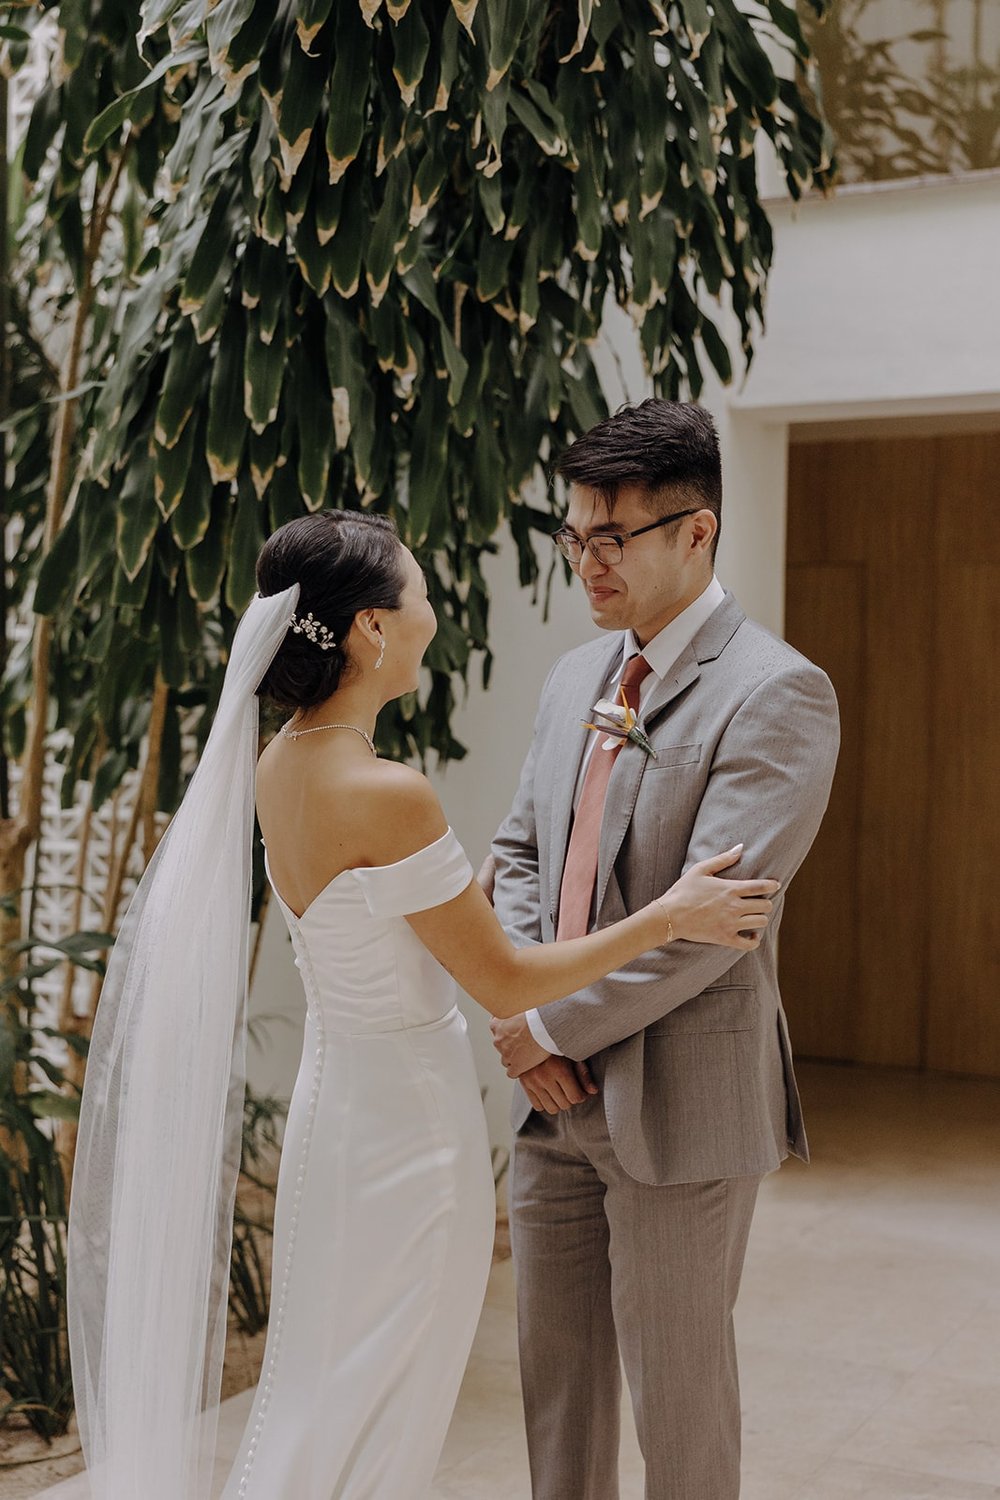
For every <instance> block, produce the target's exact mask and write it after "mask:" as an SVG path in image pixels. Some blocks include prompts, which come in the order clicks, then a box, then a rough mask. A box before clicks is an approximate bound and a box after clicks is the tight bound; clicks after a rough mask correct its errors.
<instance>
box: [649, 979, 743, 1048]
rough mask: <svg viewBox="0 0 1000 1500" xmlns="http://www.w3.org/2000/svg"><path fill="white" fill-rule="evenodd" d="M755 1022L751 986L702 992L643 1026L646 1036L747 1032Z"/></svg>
mask: <svg viewBox="0 0 1000 1500" xmlns="http://www.w3.org/2000/svg"><path fill="white" fill-rule="evenodd" d="M756 1022H757V991H756V989H755V988H754V986H753V985H752V984H739V985H727V986H726V987H725V988H720V989H710V990H702V992H701V994H700V995H696V996H695V997H694V999H693V1000H685V1002H684V1004H683V1005H678V1007H677V1009H676V1010H672V1011H670V1012H669V1013H668V1014H667V1015H665V1016H662V1017H661V1018H660V1020H659V1021H654V1022H653V1024H652V1026H647V1027H646V1035H647V1036H678V1035H682V1034H685V1033H689V1032H701V1033H704V1032H711V1031H750V1030H752V1029H753V1027H754V1026H755V1025H756Z"/></svg>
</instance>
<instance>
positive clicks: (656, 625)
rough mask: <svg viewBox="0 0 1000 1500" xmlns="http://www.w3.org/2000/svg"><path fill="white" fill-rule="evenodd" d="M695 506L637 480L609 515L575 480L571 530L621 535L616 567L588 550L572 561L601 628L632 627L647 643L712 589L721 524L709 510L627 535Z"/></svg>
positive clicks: (582, 533) (568, 525) (583, 536)
mask: <svg viewBox="0 0 1000 1500" xmlns="http://www.w3.org/2000/svg"><path fill="white" fill-rule="evenodd" d="M689 504H690V501H689V500H686V499H682V498H680V497H679V496H675V495H671V494H669V493H666V494H665V495H663V496H657V497H655V498H654V497H652V496H650V495H649V493H648V492H647V491H645V490H643V489H642V488H641V487H640V486H638V485H622V487H621V489H620V490H619V491H618V496H617V499H616V501H615V505H614V510H613V512H609V510H608V507H607V504H606V502H605V501H604V500H603V499H601V498H600V497H599V496H598V494H597V492H596V491H595V490H592V489H590V488H589V487H588V486H586V485H581V484H573V485H570V489H569V508H568V510H567V512H566V519H565V521H564V523H563V524H564V526H565V528H566V529H567V530H568V531H572V532H575V534H576V535H577V536H578V537H580V538H581V540H584V539H586V538H587V537H590V536H617V537H619V538H620V539H621V540H622V543H623V548H622V560H621V562H619V563H615V564H614V565H613V566H611V565H610V564H607V563H602V562H599V561H598V559H597V558H596V557H595V556H594V554H593V553H592V552H591V550H590V548H589V547H585V548H584V549H583V554H582V556H581V558H580V561H579V562H578V563H575V564H574V565H573V571H574V573H576V574H577V576H578V577H579V579H580V582H581V583H582V584H583V586H584V589H585V590H586V593H587V602H588V604H589V605H590V613H591V616H592V617H593V621H594V624H595V625H599V626H600V627H601V629H602V630H628V629H631V630H633V631H634V632H635V635H636V638H637V639H638V641H639V644H640V645H645V644H646V642H647V641H649V640H651V639H652V638H653V636H654V635H656V634H657V633H658V632H659V631H661V630H662V629H663V628H664V626H666V625H669V623H670V621H671V620H672V619H674V618H675V616H677V615H679V614H680V612H681V610H682V609H685V608H686V607H687V605H688V604H690V603H692V602H693V600H695V599H697V597H698V595H699V594H700V593H702V591H703V590H704V589H705V588H706V587H707V586H708V584H709V582H710V580H711V577H712V558H711V545H712V539H713V537H714V535H715V529H716V521H715V517H714V516H713V515H712V513H711V511H709V510H700V511H698V512H697V513H696V514H695V515H692V516H686V517H685V518H684V519H683V520H681V521H677V522H675V523H674V524H673V525H672V526H661V527H657V528H656V529H655V530H652V531H647V532H645V533H644V535H642V536H635V537H630V538H629V539H628V540H627V541H626V540H625V535H626V533H627V532H630V531H637V530H638V529H639V528H640V527H642V526H649V525H650V523H651V522H652V521H658V520H659V519H660V517H661V516H668V515H670V514H671V513H672V512H674V511H680V510H687V508H688V506H689Z"/></svg>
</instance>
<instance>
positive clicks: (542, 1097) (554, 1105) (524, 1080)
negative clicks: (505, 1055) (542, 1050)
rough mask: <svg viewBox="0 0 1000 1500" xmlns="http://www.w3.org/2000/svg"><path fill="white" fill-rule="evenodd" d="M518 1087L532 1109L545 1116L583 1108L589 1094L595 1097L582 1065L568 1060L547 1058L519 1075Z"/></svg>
mask: <svg viewBox="0 0 1000 1500" xmlns="http://www.w3.org/2000/svg"><path fill="white" fill-rule="evenodd" d="M518 1083H519V1084H520V1085H521V1087H522V1088H523V1089H524V1092H525V1093H526V1094H527V1096H528V1102H529V1104H530V1105H531V1107H532V1109H540V1110H543V1111H544V1112H545V1114H547V1115H554V1114H558V1112H559V1111H560V1110H561V1109H572V1107H573V1105H574V1104H582V1103H583V1101H584V1100H585V1099H586V1098H587V1095H588V1094H596V1093H597V1085H596V1084H595V1082H594V1080H593V1079H592V1078H591V1076H590V1069H589V1068H588V1067H587V1064H586V1063H585V1062H571V1061H570V1059H569V1058H568V1057H549V1058H546V1060H545V1062H543V1063H539V1065H538V1067H537V1068H529V1069H528V1071H527V1073H522V1074H521V1076H520V1078H519V1079H518Z"/></svg>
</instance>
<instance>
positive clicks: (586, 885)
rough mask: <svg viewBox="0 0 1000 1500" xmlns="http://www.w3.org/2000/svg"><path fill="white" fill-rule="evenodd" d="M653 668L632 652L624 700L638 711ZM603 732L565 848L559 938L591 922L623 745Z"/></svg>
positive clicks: (624, 681)
mask: <svg viewBox="0 0 1000 1500" xmlns="http://www.w3.org/2000/svg"><path fill="white" fill-rule="evenodd" d="M651 671H652V668H651V667H650V665H649V662H648V661H647V660H646V658H645V657H644V656H633V657H632V658H631V660H630V661H628V662H627V663H626V665H625V671H624V672H623V673H622V680H621V686H622V687H623V688H624V690H625V701H626V702H627V703H628V705H629V707H630V708H631V709H632V710H633V712H635V713H638V711H639V684H640V683H641V682H642V680H643V678H644V677H645V676H646V675H647V673H648V672H651ZM603 743H604V736H603V735H602V736H600V737H599V739H598V742H597V744H596V745H595V746H594V749H593V751H592V752H591V756H590V761H589V763H588V765H587V774H586V775H585V776H584V778H583V787H582V789H581V791H580V800H579V802H578V803H577V807H576V816H575V817H574V819H573V832H572V834H571V836H570V841H569V848H568V849H567V851H566V863H565V865H564V866H563V878H562V887H561V889H560V892H559V926H558V928H557V930H556V939H557V940H560V939H562V938H575V937H583V936H584V935H585V934H586V932H587V929H588V928H589V926H590V907H591V903H592V902H593V899H594V884H595V882H596V880H597V853H598V849H599V847H600V842H601V820H602V818H603V816H604V799H605V797H606V795H607V791H608V782H609V781H610V780H611V768H612V766H613V765H614V763H615V761H616V760H617V758H618V752H619V751H620V750H621V745H616V746H615V748H614V749H613V750H604V749H602V746H603Z"/></svg>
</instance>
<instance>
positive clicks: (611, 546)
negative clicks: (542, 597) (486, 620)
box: [552, 505, 705, 568]
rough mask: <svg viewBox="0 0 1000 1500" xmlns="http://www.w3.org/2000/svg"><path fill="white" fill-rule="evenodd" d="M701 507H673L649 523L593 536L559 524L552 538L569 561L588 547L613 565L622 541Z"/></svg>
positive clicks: (621, 550) (574, 560) (622, 553)
mask: <svg viewBox="0 0 1000 1500" xmlns="http://www.w3.org/2000/svg"><path fill="white" fill-rule="evenodd" d="M704 509H705V507H704V505H695V506H692V508H691V509H690V510H675V511H674V513H673V515H672V516H661V517H660V519H659V520H658V521H651V522H650V523H649V525H648V526H639V527H638V528H637V529H636V530H635V531H624V532H621V533H620V534H617V535H614V534H612V533H609V532H604V533H600V532H599V533H597V534H596V535H594V536H588V537H579V536H577V534H576V532H575V531H567V530H566V529H565V528H564V527H562V526H561V527H560V528H559V530H558V531H554V532H553V533H552V540H553V541H554V542H555V544H556V546H557V547H558V548H559V551H560V552H561V553H562V555H563V557H565V559H566V561H567V562H569V563H573V564H576V563H578V562H579V561H580V559H581V557H582V556H583V549H584V547H589V548H590V550H591V552H592V553H593V554H594V556H595V557H596V558H597V561H598V562H599V563H602V564H603V565H604V566H605V567H608V568H614V567H617V565H618V564H619V563H620V562H621V560H622V558H623V557H624V556H625V543H626V542H627V541H630V540H631V538H632V537H634V536H642V534H643V532H646V531H655V530H656V528H657V527H658V526H669V525H670V522H671V521H682V520H683V519H684V517H685V516H694V515H697V513H698V511H700V510H704Z"/></svg>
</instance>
